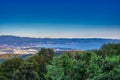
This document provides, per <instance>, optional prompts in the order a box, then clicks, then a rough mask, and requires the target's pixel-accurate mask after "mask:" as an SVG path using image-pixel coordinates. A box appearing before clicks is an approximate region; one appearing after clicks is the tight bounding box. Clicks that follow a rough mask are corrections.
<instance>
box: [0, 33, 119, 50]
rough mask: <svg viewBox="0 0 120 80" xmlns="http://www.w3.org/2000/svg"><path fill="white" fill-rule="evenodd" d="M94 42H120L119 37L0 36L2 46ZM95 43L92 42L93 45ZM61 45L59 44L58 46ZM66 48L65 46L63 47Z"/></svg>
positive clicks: (95, 43)
mask: <svg viewBox="0 0 120 80" xmlns="http://www.w3.org/2000/svg"><path fill="white" fill-rule="evenodd" d="M87 43H94V45H97V44H100V45H102V44H105V43H120V40H119V39H102V38H72V39H69V38H30V37H18V36H10V35H2V36H0V46H1V45H7V46H30V45H33V46H34V45H41V44H42V45H43V44H52V45H71V44H87ZM92 45H93V44H91V46H92ZM56 47H59V46H56ZM73 47H74V46H73ZM63 48H64V47H63Z"/></svg>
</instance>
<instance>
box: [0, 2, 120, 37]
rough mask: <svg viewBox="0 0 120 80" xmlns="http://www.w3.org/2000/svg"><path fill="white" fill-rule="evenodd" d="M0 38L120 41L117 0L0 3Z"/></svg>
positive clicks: (119, 16)
mask: <svg viewBox="0 0 120 80" xmlns="http://www.w3.org/2000/svg"><path fill="white" fill-rule="evenodd" d="M0 35H16V36H27V37H50V38H116V39H120V0H0Z"/></svg>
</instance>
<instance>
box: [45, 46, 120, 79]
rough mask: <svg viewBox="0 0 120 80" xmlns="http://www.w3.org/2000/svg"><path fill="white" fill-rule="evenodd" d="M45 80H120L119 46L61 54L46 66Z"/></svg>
mask: <svg viewBox="0 0 120 80" xmlns="http://www.w3.org/2000/svg"><path fill="white" fill-rule="evenodd" d="M47 70H48V72H47V75H46V80H48V79H51V80H120V45H119V44H105V45H103V46H102V48H101V49H100V50H92V51H85V52H82V53H72V54H71V53H70V54H69V52H67V53H65V52H64V53H63V54H61V55H60V56H59V57H58V58H57V57H55V58H53V61H52V64H51V65H48V66H47Z"/></svg>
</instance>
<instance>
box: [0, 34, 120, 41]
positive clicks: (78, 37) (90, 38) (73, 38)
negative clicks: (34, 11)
mask: <svg viewBox="0 0 120 80" xmlns="http://www.w3.org/2000/svg"><path fill="white" fill-rule="evenodd" d="M0 36H13V37H21V38H22V37H23V38H25V37H26V38H41V39H46V38H48V39H114V40H120V38H104V37H34V36H18V35H0Z"/></svg>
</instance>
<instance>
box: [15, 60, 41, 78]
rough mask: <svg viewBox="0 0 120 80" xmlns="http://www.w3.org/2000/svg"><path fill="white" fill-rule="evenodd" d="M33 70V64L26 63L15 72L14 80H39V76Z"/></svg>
mask: <svg viewBox="0 0 120 80" xmlns="http://www.w3.org/2000/svg"><path fill="white" fill-rule="evenodd" d="M33 68H34V67H33V64H32V63H28V62H25V63H24V64H23V65H22V66H20V68H19V69H18V70H16V71H15V72H14V75H13V80H39V75H38V74H37V73H36V72H35V71H34V69H33Z"/></svg>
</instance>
